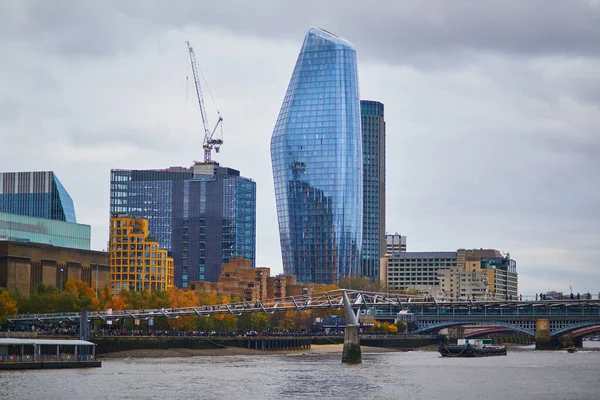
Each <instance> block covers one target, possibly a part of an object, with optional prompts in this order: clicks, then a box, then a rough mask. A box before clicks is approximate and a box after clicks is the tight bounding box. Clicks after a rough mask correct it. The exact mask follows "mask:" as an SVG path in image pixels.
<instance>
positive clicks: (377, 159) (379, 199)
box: [360, 100, 386, 279]
mask: <svg viewBox="0 0 600 400" xmlns="http://www.w3.org/2000/svg"><path fill="white" fill-rule="evenodd" d="M360 119H361V125H362V146H363V147H362V148H363V245H362V271H361V275H363V276H366V277H368V278H371V279H379V260H380V258H381V257H383V256H384V255H385V252H386V242H385V120H384V112H383V104H381V103H380V102H378V101H368V100H361V102H360Z"/></svg>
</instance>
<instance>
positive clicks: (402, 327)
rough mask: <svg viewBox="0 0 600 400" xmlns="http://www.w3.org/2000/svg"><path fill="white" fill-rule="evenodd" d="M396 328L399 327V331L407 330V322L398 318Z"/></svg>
mask: <svg viewBox="0 0 600 400" xmlns="http://www.w3.org/2000/svg"><path fill="white" fill-rule="evenodd" d="M396 328H398V333H404V332H406V328H407V327H406V323H405V322H404V321H401V320H398V321H396Z"/></svg>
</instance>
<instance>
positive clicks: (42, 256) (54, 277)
mask: <svg viewBox="0 0 600 400" xmlns="http://www.w3.org/2000/svg"><path fill="white" fill-rule="evenodd" d="M96 276H97V278H96ZM69 278H74V279H78V280H82V281H84V282H86V283H87V284H88V285H90V287H95V285H96V279H97V280H98V287H99V288H100V287H103V286H105V285H108V284H109V282H110V273H109V266H108V253H106V252H103V251H92V250H80V249H72V248H66V247H57V246H52V245H48V244H39V243H21V242H10V241H0V287H2V288H4V289H6V290H9V291H12V290H14V289H18V290H19V292H21V294H23V295H28V294H31V293H33V291H34V290H35V289H36V288H37V287H38V286H39V285H40V284H41V283H43V284H45V285H51V286H54V287H57V288H62V287H63V285H64V284H65V283H66V282H67V280H68V279H69Z"/></svg>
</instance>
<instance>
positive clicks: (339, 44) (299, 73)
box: [271, 28, 363, 283]
mask: <svg viewBox="0 0 600 400" xmlns="http://www.w3.org/2000/svg"><path fill="white" fill-rule="evenodd" d="M359 99H360V96H359V88H358V74H357V65H356V53H355V50H354V47H353V45H352V44H351V43H350V42H348V41H347V40H344V39H342V38H340V37H338V36H336V35H334V34H332V33H330V32H327V31H325V30H323V29H319V28H310V29H309V30H308V33H307V34H306V36H305V38H304V43H303V45H302V49H301V51H300V54H299V56H298V59H297V61H296V66H295V67H294V71H293V73H292V78H291V80H290V83H289V86H288V88H287V92H286V94H285V97H284V100H283V104H282V107H281V110H280V112H279V116H278V118H277V122H276V124H275V128H274V130H273V135H272V137H271V161H272V166H273V178H274V183H275V199H276V203H277V218H278V222H279V237H280V243H281V253H282V261H283V270H284V273H285V274H286V275H295V276H296V277H297V279H298V281H299V282H307V283H309V282H310V283H335V282H337V280H338V279H339V278H341V277H344V276H349V275H358V274H360V269H361V259H360V257H361V247H362V244H363V149H362V144H363V143H362V137H361V119H360V115H361V114H360V104H359Z"/></svg>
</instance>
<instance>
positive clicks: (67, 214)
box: [0, 171, 77, 223]
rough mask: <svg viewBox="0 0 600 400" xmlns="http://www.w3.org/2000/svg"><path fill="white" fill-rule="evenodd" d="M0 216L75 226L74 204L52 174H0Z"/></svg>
mask: <svg viewBox="0 0 600 400" xmlns="http://www.w3.org/2000/svg"><path fill="white" fill-rule="evenodd" d="M0 212H4V213H9V214H18V215H25V216H29V217H36V218H44V219H52V220H56V221H65V222H72V223H75V222H77V219H76V218H75V207H74V206H73V200H72V199H71V196H69V193H67V191H66V190H65V188H64V186H63V185H62V184H61V183H60V181H59V180H58V177H57V176H56V175H55V174H54V172H52V171H40V172H2V173H0Z"/></svg>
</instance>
